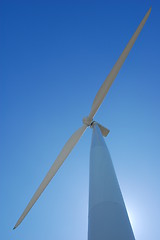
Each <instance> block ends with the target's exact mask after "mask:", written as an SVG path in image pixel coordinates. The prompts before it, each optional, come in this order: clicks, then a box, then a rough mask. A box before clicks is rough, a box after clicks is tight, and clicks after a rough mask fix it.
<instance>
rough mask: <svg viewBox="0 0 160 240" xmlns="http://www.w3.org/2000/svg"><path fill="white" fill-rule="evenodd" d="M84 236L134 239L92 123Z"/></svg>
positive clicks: (91, 239) (106, 154)
mask: <svg viewBox="0 0 160 240" xmlns="http://www.w3.org/2000/svg"><path fill="white" fill-rule="evenodd" d="M89 178H90V179H89V214H88V240H135V238H134V235H133V231H132V228H131V225H130V222H129V218H128V214H127V211H126V207H125V204H124V201H123V197H122V194H121V190H120V187H119V184H118V181H117V177H116V174H115V171H114V167H113V164H112V160H111V157H110V154H109V151H108V149H107V146H106V144H105V141H104V139H103V136H102V134H101V131H100V129H99V127H98V125H97V124H94V126H93V134H92V143H91V152H90V177H89Z"/></svg>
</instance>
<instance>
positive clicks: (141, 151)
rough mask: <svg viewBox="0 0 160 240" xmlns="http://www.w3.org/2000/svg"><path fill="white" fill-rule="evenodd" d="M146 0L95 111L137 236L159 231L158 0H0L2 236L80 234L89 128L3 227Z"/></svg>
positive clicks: (146, 239)
mask: <svg viewBox="0 0 160 240" xmlns="http://www.w3.org/2000/svg"><path fill="white" fill-rule="evenodd" d="M151 5H152V12H151V15H150V17H149V19H148V20H147V22H146V25H145V26H144V29H143V30H142V32H141V34H140V36H139V37H138V39H137V41H136V43H135V45H134V47H133V49H132V50H131V52H130V54H129V56H128V58H127V60H126V62H125V63H124V65H123V67H122V69H121V70H120V72H119V74H118V76H117V78H116V80H115V82H114V83H113V86H112V87H111V89H110V91H109V93H108V95H107V97H106V99H105V100H104V102H103V104H102V106H101V108H100V109H99V111H98V113H97V115H96V117H95V120H98V121H99V122H100V123H102V124H103V125H105V126H106V127H107V128H109V129H110V134H109V135H108V137H107V138H106V143H107V145H108V148H109V149H110V153H111V156H112V160H113V164H114V166H115V170H116V173H117V177H118V180H119V183H120V187H121V190H122V193H123V196H124V200H125V203H126V206H127V210H128V213H129V216H130V220H131V224H132V227H133V231H134V234H135V237H136V239H137V240H151V239H153V240H158V239H160V232H159V222H160V217H159V212H160V208H159V202H160V191H159V182H160V177H159V172H160V161H159V159H160V141H159V134H160V125H159V122H160V111H159V109H160V94H159V87H160V83H159V79H160V70H159V68H160V67H159V56H160V47H159V42H160V32H159V24H160V15H159V12H160V4H159V2H158V1H151V0H150V1H147V0H146V1H143V0H142V1H77V2H72V1H67V2H65V1H52V2H51V1H23V2H22V1H1V3H0V24H1V25H0V33H1V41H0V42H1V44H0V52H1V55H0V65H1V68H0V76H1V77H0V86H1V87H0V115H1V117H0V145H1V148H0V166H1V167H0V171H1V172H0V191H1V193H0V212H1V218H0V226H1V228H0V229H1V231H0V238H1V239H15V240H16V239H24V240H25V239H60V240H62V239H69V240H71V239H76V240H79V239H81V240H82V239H87V218H88V216H87V215H88V183H89V181H88V180H89V151H90V142H91V133H92V131H91V130H90V129H88V131H86V132H85V134H84V135H83V137H82V138H81V140H80V142H79V143H78V144H77V146H76V147H75V148H74V150H73V152H72V153H71V154H70V156H69V157H68V158H67V160H66V161H65V163H64V165H63V166H62V168H61V169H60V170H59V171H58V173H57V174H56V176H55V178H54V179H53V180H52V181H51V183H50V184H49V186H48V187H47V189H46V190H45V192H44V193H43V195H42V196H41V197H40V199H39V200H38V202H37V203H36V204H35V206H34V207H33V209H32V210H31V212H30V213H29V214H28V216H27V217H26V219H25V220H24V222H23V223H22V224H21V225H20V226H19V227H18V228H17V229H16V230H15V231H13V230H12V228H13V226H14V224H15V223H16V221H17V219H18V218H19V216H20V215H21V213H22V211H23V210H24V208H25V206H26V205H27V203H28V201H29V200H30V198H31V197H32V195H33V193H34V192H35V190H36V189H37V187H38V186H39V184H40V182H41V181H42V179H43V177H44V176H45V174H46V173H47V171H48V170H49V168H50V166H51V165H52V163H53V161H54V160H55V158H56V156H57V155H58V153H59V152H60V150H61V148H62V147H63V145H64V144H65V142H66V141H67V139H68V138H69V137H70V135H71V134H72V133H73V132H74V131H75V130H76V129H77V128H79V127H80V126H81V124H82V122H81V119H82V118H83V117H84V116H86V115H87V114H88V113H89V110H90V107H91V104H92V101H93V99H94V96H95V95H96V93H97V91H98V89H99V87H100V86H101V84H102V83H103V81H104V79H105V78H106V76H107V75H108V73H109V72H110V70H111V69H112V67H113V65H114V63H115V62H116V60H117V59H118V57H119V55H120V54H121V52H122V51H123V49H124V47H125V46H126V44H127V42H128V41H129V39H130V38H131V36H132V35H133V33H134V31H135V30H136V28H137V26H138V24H139V23H140V21H141V20H142V18H143V17H144V15H145V13H146V12H147V10H148V9H149V7H150V6H151Z"/></svg>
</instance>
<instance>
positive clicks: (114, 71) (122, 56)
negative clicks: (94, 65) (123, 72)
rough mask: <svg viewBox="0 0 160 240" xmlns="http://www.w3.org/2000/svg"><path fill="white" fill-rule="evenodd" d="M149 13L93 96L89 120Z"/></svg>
mask: <svg viewBox="0 0 160 240" xmlns="http://www.w3.org/2000/svg"><path fill="white" fill-rule="evenodd" d="M150 12H151V8H150V9H149V11H148V12H147V13H146V15H145V17H144V18H143V20H142V22H141V23H140V25H139V26H138V28H137V30H136V32H135V33H134V35H133V36H132V38H131V39H130V41H129V43H128V44H127V46H126V48H125V49H124V51H123V52H122V54H121V56H120V57H119V59H118V61H117V62H116V64H115V65H114V67H113V69H112V70H111V72H110V74H109V75H108V77H107V78H106V80H105V81H104V83H103V84H102V86H101V88H100V89H99V91H98V93H97V95H96V96H95V99H94V101H93V105H92V108H91V111H90V114H89V116H88V118H89V119H93V117H94V115H95V113H96V112H97V110H98V108H99V107H100V105H101V103H102V101H103V100H104V98H105V96H106V94H107V92H108V90H109V88H110V86H111V85H112V83H113V81H114V79H115V78H116V76H117V74H118V72H119V70H120V68H121V67H122V65H123V63H124V61H125V59H126V58H127V56H128V54H129V52H130V50H131V48H132V47H133V45H134V43H135V41H136V39H137V37H138V35H139V34H140V32H141V30H142V28H143V26H144V24H145V22H146V21H147V19H148V17H149V14H150Z"/></svg>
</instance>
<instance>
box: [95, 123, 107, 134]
mask: <svg viewBox="0 0 160 240" xmlns="http://www.w3.org/2000/svg"><path fill="white" fill-rule="evenodd" d="M97 125H98V127H99V128H100V130H101V133H102V135H103V137H107V135H108V133H109V129H108V128H106V127H104V126H102V125H101V124H99V123H97Z"/></svg>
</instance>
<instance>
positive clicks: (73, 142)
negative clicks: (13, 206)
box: [14, 125, 87, 229]
mask: <svg viewBox="0 0 160 240" xmlns="http://www.w3.org/2000/svg"><path fill="white" fill-rule="evenodd" d="M86 128H87V126H86V125H83V126H82V127H81V128H79V129H78V130H77V131H76V132H75V133H74V134H73V135H72V136H71V137H70V139H69V140H68V141H67V143H66V144H65V145H64V147H63V148H62V150H61V152H60V154H59V155H58V157H57V158H56V160H55V162H54V163H53V165H52V167H51V168H50V170H49V172H48V173H47V175H46V176H45V178H44V179H43V181H42V183H41V185H40V186H39V188H38V189H37V191H36V192H35V194H34V195H33V197H32V199H31V200H30V202H29V204H28V205H27V207H26V209H25V210H24V212H23V213H22V215H21V217H20V218H19V220H18V221H17V223H16V225H15V226H14V229H15V228H16V227H17V226H18V225H19V224H20V223H21V222H22V221H23V219H24V218H25V216H26V215H27V213H28V212H29V210H30V209H31V208H32V206H33V205H34V204H35V202H36V201H37V199H38V198H39V196H40V195H41V193H42V192H43V191H44V189H45V188H46V187H47V185H48V184H49V182H50V181H51V179H52V178H53V177H54V175H55V174H56V172H57V171H58V169H59V168H60V166H61V165H62V163H63V162H64V160H65V159H66V158H67V156H68V155H69V153H70V152H71V151H72V149H73V148H74V146H75V145H76V143H77V142H78V140H79V139H80V137H81V136H82V134H83V133H84V131H85V130H86Z"/></svg>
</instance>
